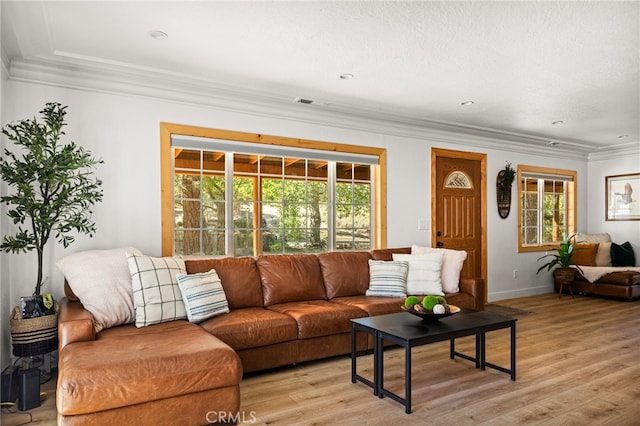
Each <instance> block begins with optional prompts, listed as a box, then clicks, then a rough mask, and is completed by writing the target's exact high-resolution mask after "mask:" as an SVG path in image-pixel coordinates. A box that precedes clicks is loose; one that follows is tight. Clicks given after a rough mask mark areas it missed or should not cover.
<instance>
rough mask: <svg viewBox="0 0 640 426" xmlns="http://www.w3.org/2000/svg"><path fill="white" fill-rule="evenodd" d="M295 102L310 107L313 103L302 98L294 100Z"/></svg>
mask: <svg viewBox="0 0 640 426" xmlns="http://www.w3.org/2000/svg"><path fill="white" fill-rule="evenodd" d="M296 102H297V103H299V104H307V105H311V104H312V103H313V101H312V100H311V99H304V98H296Z"/></svg>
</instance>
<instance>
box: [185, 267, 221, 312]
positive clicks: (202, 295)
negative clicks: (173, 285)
mask: <svg viewBox="0 0 640 426" xmlns="http://www.w3.org/2000/svg"><path fill="white" fill-rule="evenodd" d="M176 278H177V279H178V285H179V286H180V292H181V293H182V301H183V302H184V306H185V308H186V310H187V317H188V318H189V321H190V322H195V323H198V322H201V321H204V320H206V319H209V318H212V317H215V316H217V315H221V314H226V313H228V312H229V304H228V303H227V296H226V295H225V294H224V289H223V288H222V282H221V281H220V277H218V273H217V272H216V270H215V269H212V270H210V271H209V272H202V273H198V274H189V275H187V274H178V275H177V276H176Z"/></svg>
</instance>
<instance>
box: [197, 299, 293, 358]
mask: <svg viewBox="0 0 640 426" xmlns="http://www.w3.org/2000/svg"><path fill="white" fill-rule="evenodd" d="M200 326H201V327H202V328H204V329H205V330H207V331H208V332H209V333H211V334H213V335H214V336H216V337H218V338H219V339H220V340H222V341H223V342H225V343H226V344H227V345H229V346H231V347H232V348H233V349H235V350H236V351H239V350H242V349H247V348H258V347H261V346H268V345H273V344H276V343H281V342H287V341H291V340H296V339H297V338H298V324H297V323H296V321H295V320H294V319H293V318H291V317H290V316H288V315H284V314H281V313H279V312H274V311H271V310H269V309H264V308H245V309H237V310H232V311H231V312H229V313H228V314H225V315H221V316H219V317H215V318H211V319H209V320H207V321H204V322H202V323H200Z"/></svg>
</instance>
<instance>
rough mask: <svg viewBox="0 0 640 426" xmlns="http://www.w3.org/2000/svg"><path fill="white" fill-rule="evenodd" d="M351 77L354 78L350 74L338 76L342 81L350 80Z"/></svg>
mask: <svg viewBox="0 0 640 426" xmlns="http://www.w3.org/2000/svg"><path fill="white" fill-rule="evenodd" d="M353 77H355V76H354V75H353V74H351V73H348V72H347V73H344V74H340V79H342V80H351V79H352V78H353Z"/></svg>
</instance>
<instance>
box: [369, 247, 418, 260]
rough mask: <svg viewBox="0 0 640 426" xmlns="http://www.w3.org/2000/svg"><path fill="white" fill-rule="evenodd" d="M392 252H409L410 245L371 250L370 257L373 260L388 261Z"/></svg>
mask: <svg viewBox="0 0 640 426" xmlns="http://www.w3.org/2000/svg"><path fill="white" fill-rule="evenodd" d="M394 253H400V254H411V247H402V248H391V249H375V250H371V258H372V259H373V260H387V261H389V260H393V254H394Z"/></svg>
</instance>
